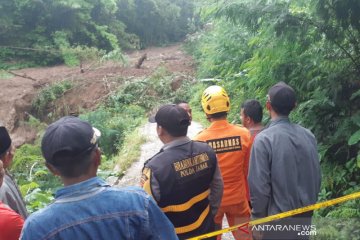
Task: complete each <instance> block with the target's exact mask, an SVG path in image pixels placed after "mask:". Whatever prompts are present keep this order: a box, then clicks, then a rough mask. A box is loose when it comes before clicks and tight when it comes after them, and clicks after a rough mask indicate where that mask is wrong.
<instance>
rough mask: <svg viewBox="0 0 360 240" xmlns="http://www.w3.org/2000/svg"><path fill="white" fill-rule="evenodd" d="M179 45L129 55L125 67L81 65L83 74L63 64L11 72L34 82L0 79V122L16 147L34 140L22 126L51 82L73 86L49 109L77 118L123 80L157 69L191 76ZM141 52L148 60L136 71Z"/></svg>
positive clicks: (190, 65)
mask: <svg viewBox="0 0 360 240" xmlns="http://www.w3.org/2000/svg"><path fill="white" fill-rule="evenodd" d="M180 46H181V45H180V44H177V45H173V46H168V47H153V48H148V49H145V50H141V51H134V52H131V53H128V64H126V66H123V65H122V64H119V63H111V62H108V63H106V64H103V65H94V64H90V63H89V64H88V65H85V66H84V70H85V72H84V73H81V72H80V69H79V68H78V67H67V66H63V65H62V66H55V67H41V68H27V69H21V70H16V71H14V73H16V74H19V75H23V76H26V77H30V78H32V79H35V80H32V79H29V78H24V77H19V76H13V77H10V78H9V77H7V78H0V81H1V85H2V90H1V92H0V104H1V108H0V121H1V122H2V123H3V124H4V125H5V126H6V127H7V128H8V129H9V131H10V133H11V135H12V138H13V141H14V143H15V145H16V146H19V145H21V144H23V143H26V142H31V141H33V140H34V139H35V138H36V130H34V129H31V128H30V127H29V126H27V125H26V124H24V121H25V120H26V119H27V118H28V113H30V111H31V103H32V100H33V99H34V98H35V97H36V94H37V93H38V92H39V91H40V90H41V88H43V87H45V86H47V85H49V84H51V83H53V82H57V81H63V80H69V81H73V82H74V87H73V88H72V89H70V90H69V91H68V92H66V94H65V96H64V97H62V98H61V99H59V100H57V101H56V103H55V104H54V106H55V108H56V109H49V110H51V111H54V110H55V111H56V112H57V113H58V114H62V115H65V114H74V115H76V114H77V113H78V112H79V111H80V110H81V109H85V110H90V109H94V108H95V107H96V106H97V105H98V104H99V103H100V102H101V101H103V100H104V99H105V98H106V97H107V96H108V94H109V93H111V91H114V90H115V88H116V87H117V86H119V85H120V84H121V83H122V82H123V80H124V79H134V78H139V77H144V76H149V75H151V74H152V73H153V72H154V71H155V70H156V69H157V68H158V67H160V66H163V67H165V68H167V69H168V70H169V71H170V72H172V73H174V74H176V75H178V76H193V75H194V64H193V60H192V58H191V57H190V56H188V55H186V54H185V53H184V52H183V51H182V50H181V48H180ZM144 53H146V54H147V59H146V60H145V61H144V62H143V64H142V66H141V68H139V69H137V68H135V67H134V66H135V63H136V62H137V61H138V59H139V58H140V57H141V56H142V55H143V54H144Z"/></svg>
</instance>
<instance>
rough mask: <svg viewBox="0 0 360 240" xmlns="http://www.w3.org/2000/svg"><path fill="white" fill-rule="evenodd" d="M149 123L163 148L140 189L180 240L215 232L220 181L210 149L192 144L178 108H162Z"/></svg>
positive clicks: (149, 165)
mask: <svg viewBox="0 0 360 240" xmlns="http://www.w3.org/2000/svg"><path fill="white" fill-rule="evenodd" d="M149 120H150V122H156V123H157V127H156V131H157V134H158V136H159V138H160V140H161V141H162V142H163V143H164V144H165V145H164V146H163V147H162V148H161V150H160V151H159V152H158V153H157V154H156V155H155V156H153V157H152V158H151V159H149V160H148V161H147V162H146V163H145V166H144V168H143V171H142V178H141V185H142V186H143V188H144V189H145V191H147V192H148V193H149V194H151V195H152V196H153V197H154V199H155V200H156V202H157V203H158V205H159V206H160V208H161V209H162V210H163V211H164V213H165V214H166V216H167V217H168V218H169V219H170V221H171V222H172V223H173V224H174V226H175V231H176V233H177V235H178V237H179V238H180V239H187V238H190V237H195V236H197V235H200V234H204V233H208V232H211V231H213V230H214V227H215V225H214V216H215V214H216V212H217V209H218V208H219V205H220V202H221V198H222V193H223V181H222V177H221V174H220V170H219V167H218V163H217V158H216V154H215V153H214V151H213V150H212V148H211V147H210V146H209V145H208V144H206V143H203V142H196V141H191V140H190V139H189V138H188V137H187V136H186V135H187V129H188V126H189V125H190V117H189V114H188V113H187V112H186V111H185V110H184V109H182V108H181V107H179V106H177V105H174V104H168V105H164V106H162V107H161V108H160V109H159V110H158V112H157V113H156V115H155V116H154V117H151V118H150V119H149Z"/></svg>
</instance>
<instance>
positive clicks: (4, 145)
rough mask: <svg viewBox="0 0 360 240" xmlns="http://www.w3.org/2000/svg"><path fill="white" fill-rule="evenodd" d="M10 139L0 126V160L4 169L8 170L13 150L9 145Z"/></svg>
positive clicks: (4, 129)
mask: <svg viewBox="0 0 360 240" xmlns="http://www.w3.org/2000/svg"><path fill="white" fill-rule="evenodd" d="M11 142H12V141H11V138H10V135H9V133H8V131H7V130H6V128H5V127H4V126H0V160H2V162H3V164H4V168H5V169H7V168H9V166H10V164H11V162H12V160H13V158H14V152H15V148H14V146H13V145H12V144H11Z"/></svg>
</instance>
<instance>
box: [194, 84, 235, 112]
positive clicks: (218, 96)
mask: <svg viewBox="0 0 360 240" xmlns="http://www.w3.org/2000/svg"><path fill="white" fill-rule="evenodd" d="M201 105H202V108H203V110H204V112H205V113H206V114H214V113H219V112H229V110H230V99H229V96H228V94H227V93H226V91H225V90H224V89H223V88H222V87H220V86H216V85H214V86H210V87H208V88H207V89H205V91H204V92H203V94H202V97H201Z"/></svg>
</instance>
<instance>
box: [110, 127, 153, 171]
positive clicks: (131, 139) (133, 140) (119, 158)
mask: <svg viewBox="0 0 360 240" xmlns="http://www.w3.org/2000/svg"><path fill="white" fill-rule="evenodd" d="M141 127H142V126H141ZM141 127H138V128H137V129H136V130H135V131H132V132H131V133H130V134H127V135H126V137H125V139H124V143H123V146H122V148H121V150H120V152H119V153H118V154H117V155H116V156H115V157H113V158H112V161H109V162H112V164H110V166H114V165H115V169H114V171H115V172H116V175H117V176H118V177H122V176H123V175H124V174H125V172H126V170H127V169H128V168H129V167H130V166H131V164H132V163H133V162H135V161H136V160H138V159H139V157H140V155H141V145H142V144H144V143H145V142H146V137H145V136H144V135H143V134H141V131H140V128H141Z"/></svg>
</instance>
